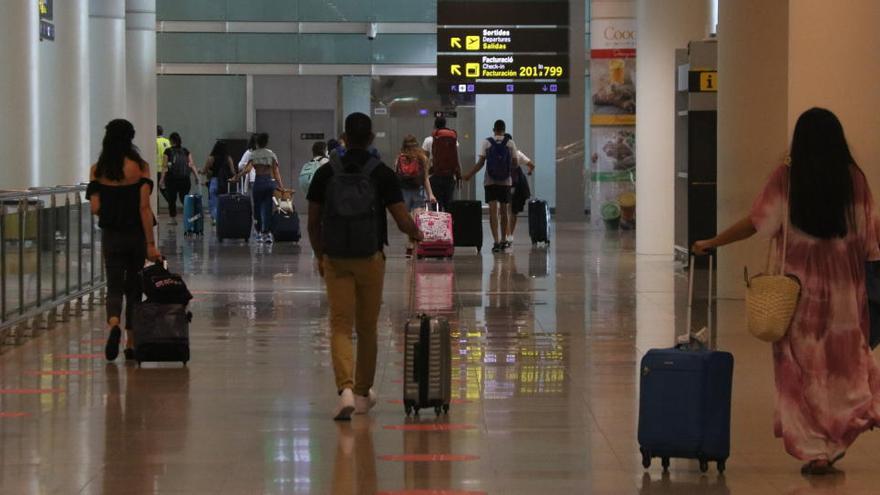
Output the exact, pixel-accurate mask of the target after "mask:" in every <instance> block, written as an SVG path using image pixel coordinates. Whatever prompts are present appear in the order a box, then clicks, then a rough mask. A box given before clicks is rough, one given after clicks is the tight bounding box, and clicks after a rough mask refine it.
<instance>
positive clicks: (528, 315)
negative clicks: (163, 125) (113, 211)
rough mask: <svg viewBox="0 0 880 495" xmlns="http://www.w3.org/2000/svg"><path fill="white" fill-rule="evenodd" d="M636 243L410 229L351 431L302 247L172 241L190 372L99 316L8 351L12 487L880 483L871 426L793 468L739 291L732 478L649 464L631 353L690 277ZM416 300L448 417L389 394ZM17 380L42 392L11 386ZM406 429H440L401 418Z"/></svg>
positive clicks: (726, 337)
mask: <svg viewBox="0 0 880 495" xmlns="http://www.w3.org/2000/svg"><path fill="white" fill-rule="evenodd" d="M166 232H170V231H166ZM633 245H634V242H633V237H632V234H631V233H614V234H605V233H603V232H592V231H589V230H588V229H587V228H586V227H585V226H583V225H559V226H558V229H556V232H555V238H554V242H553V244H552V245H551V246H550V247H549V248H548V249H543V248H538V249H533V248H532V247H531V245H530V244H529V243H528V241H527V239H526V237H525V232H524V231H523V232H521V233H520V238H519V239H518V240H517V243H516V245H515V247H514V249H513V250H512V252H511V253H508V254H503V255H492V254H491V253H488V252H485V253H483V254H482V255H477V254H476V253H475V252H474V251H473V250H466V249H462V250H460V251H459V253H458V254H457V255H456V257H455V259H454V261H452V262H435V261H425V262H408V261H406V260H405V259H404V258H403V257H402V256H401V255H400V254H399V253H401V252H402V246H401V243H400V239H395V245H394V246H392V248H391V249H390V250H389V263H388V273H387V277H386V287H387V288H386V293H385V306H384V309H383V312H382V316H381V322H380V325H381V336H380V367H379V370H378V376H377V389H378V392H379V393H380V394H381V398H382V400H381V402H380V405H379V407H378V408H377V410H376V411H375V413H374V414H373V415H372V416H371V417H369V418H365V417H359V418H356V419H355V420H354V421H352V422H351V423H346V424H339V423H334V422H333V421H331V420H330V419H329V411H330V409H331V408H332V405H333V401H334V398H335V397H334V393H333V379H332V370H331V368H330V366H329V360H330V358H329V346H328V340H327V335H326V318H325V315H326V310H327V304H326V301H325V299H324V295H323V291H322V286H321V282H320V280H319V279H318V278H317V276H316V274H315V272H314V271H313V268H312V259H311V254H310V251H309V249H308V247H307V243H306V242H305V241H304V242H303V245H302V246H301V247H300V246H294V245H275V246H271V247H268V246H254V245H251V246H248V245H244V244H235V243H228V244H224V245H222V246H218V245H217V244H216V243H215V242H214V241H213V240H212V239H210V238H206V239H198V240H189V239H183V238H182V236H174V235H165V236H164V240H163V242H162V247H163V251H164V252H165V254H166V255H168V256H169V258H170V259H171V265H172V268H174V269H177V270H181V271H183V272H184V273H185V274H186V279H187V281H188V283H189V284H190V286H191V289H192V290H193V291H194V292H195V293H196V300H195V301H194V302H193V304H192V310H193V312H194V314H195V319H194V324H193V327H192V347H193V355H194V358H193V361H192V362H191V363H190V366H189V367H188V368H181V367H180V366H179V365H176V364H171V365H161V366H156V365H152V366H148V367H145V368H144V369H137V368H134V367H132V366H126V365H125V364H123V363H121V362H119V363H115V364H110V365H107V364H105V363H104V362H103V360H102V359H101V357H100V354H96V353H100V352H101V342H102V341H103V340H102V339H103V336H104V331H103V329H102V325H101V323H100V321H101V319H102V317H103V316H102V314H103V311H102V310H100V309H97V310H95V311H93V312H91V313H87V314H86V315H85V316H84V317H82V318H77V319H74V320H73V321H70V322H67V323H62V324H59V326H58V327H57V328H55V329H54V330H51V331H47V332H45V333H43V334H41V335H40V336H39V337H38V338H35V339H32V340H30V341H28V342H27V343H25V344H24V345H22V346H19V347H15V348H7V349H5V350H4V352H3V353H2V354H0V388H2V390H0V493H2V494H75V493H82V494H100V493H103V494H126V495H135V494H152V493H163V494H164V493H169V494H184V493H185V494H212V495H213V494H276V493H278V494H285V493H314V494H374V493H387V494H391V493H400V494H403V493H421V494H431V493H433V494H441V493H442V494H455V493H470V494H479V493H492V494H504V495H515V494H566V495H568V494H572V493H597V494H636V493H639V494H698V493H699V494H702V493H706V494H728V493H735V494H779V493H784V494H812V493H816V494H831V493H833V494H843V493H846V494H860V493H864V494H868V493H871V494H875V493H878V492H880V489H878V488H877V487H878V486H880V471H878V470H877V461H876V458H877V456H876V452H877V451H878V447H880V439H878V438H877V435H875V434H867V435H865V436H864V437H863V438H861V439H860V440H859V441H858V442H857V443H856V445H855V446H854V448H853V449H852V450H851V452H850V454H849V455H848V456H847V459H846V461H845V462H844V464H843V469H844V470H845V474H842V475H839V476H835V477H831V478H825V479H820V480H805V479H804V478H802V477H801V476H800V475H799V474H798V467H799V464H798V463H797V462H796V461H794V460H793V459H791V458H789V457H788V456H787V455H786V454H785V453H784V452H783V450H782V445H781V444H780V442H779V441H777V440H775V439H774V438H773V437H772V421H771V420H772V403H773V392H772V380H771V375H770V353H769V349H768V348H767V347H765V346H763V345H761V344H759V343H757V342H755V341H753V340H751V339H750V338H748V337H747V336H745V335H744V333H743V331H742V328H743V326H742V316H741V314H740V313H741V312H740V308H741V303H739V302H736V301H722V302H721V303H720V304H719V308H718V311H719V316H718V319H719V321H720V325H719V327H720V335H719V338H718V341H719V344H720V346H721V347H723V348H725V349H728V350H731V351H732V352H734V354H735V356H736V359H737V365H736V376H735V391H734V415H733V423H734V424H733V454H732V458H731V460H730V462H729V464H728V472H727V475H726V477H719V476H718V475H716V474H715V473H714V472H711V473H710V474H708V475H705V476H704V475H701V474H700V473H699V471H698V467H697V465H696V464H695V463H692V462H685V461H680V462H673V469H672V472H671V475H668V476H663V475H661V472H660V469H659V467H658V466H656V465H655V466H654V467H653V468H652V469H650V470H648V471H647V472H646V471H644V470H643V469H642V468H641V465H640V459H639V456H638V446H637V445H636V441H635V428H636V419H637V418H636V410H637V407H636V404H637V398H638V389H637V386H636V377H637V374H638V367H637V361H638V359H639V358H640V356H641V354H642V353H643V352H644V351H645V350H646V349H648V348H651V347H656V346H667V345H669V344H670V343H671V341H672V338H673V328H674V327H675V322H676V319H678V320H679V324H680V325H682V324H683V322H682V321H681V320H682V318H681V317H682V313H683V300H682V298H681V294H682V293H683V289H684V278H683V276H681V275H680V274H679V273H678V272H677V271H676V269H675V265H674V264H673V263H672V262H671V261H669V260H668V259H666V258H665V257H660V258H653V257H637V256H635V255H634V253H633ZM413 285H415V287H416V288H417V289H416V290H415V291H412V290H410V287H412V286H413ZM673 308H678V311H676V310H674V309H673ZM416 310H425V311H430V312H433V313H444V314H447V315H448V316H449V317H450V319H451V321H452V322H453V328H454V329H455V333H456V335H457V339H456V344H455V349H454V352H455V354H454V355H455V361H454V375H453V376H454V378H453V380H454V382H453V384H454V390H455V393H454V396H455V398H456V399H457V400H456V402H455V403H454V404H453V407H452V410H451V411H450V415H449V417H448V419H447V418H442V419H439V420H437V419H435V418H434V417H433V414H428V415H425V416H424V417H422V418H421V419H420V420H407V419H406V418H405V417H404V414H403V407H402V406H401V405H400V404H397V403H394V402H395V400H397V399H399V397H400V395H401V384H400V379H401V360H402V354H401V350H402V349H401V326H402V322H403V321H404V320H405V317H406V315H408V314H410V313H412V312H413V311H416ZM93 354H94V355H93ZM50 371H70V372H72V373H64V374H59V373H54V374H50V373H48V372H50ZM22 389H32V390H29V391H31V392H37V393H29V394H22V393H11V392H14V391H17V392H22V391H23V390H22ZM413 424H417V425H434V426H420V427H418V429H406V428H402V427H401V425H413ZM401 455H421V457H417V459H428V460H422V461H420V462H408V461H405V460H399V459H400V458H399V457H397V456H401ZM445 456H452V457H445Z"/></svg>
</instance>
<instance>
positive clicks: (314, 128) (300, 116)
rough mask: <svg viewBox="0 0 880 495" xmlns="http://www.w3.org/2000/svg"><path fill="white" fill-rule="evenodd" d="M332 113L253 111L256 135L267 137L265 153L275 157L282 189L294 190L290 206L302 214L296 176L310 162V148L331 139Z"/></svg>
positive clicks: (303, 194)
mask: <svg viewBox="0 0 880 495" xmlns="http://www.w3.org/2000/svg"><path fill="white" fill-rule="evenodd" d="M333 129H334V114H333V110H257V132H267V133H269V149H271V150H272V151H274V152H275V154H276V155H278V164H279V165H280V169H281V178H282V180H283V181H284V186H285V187H287V188H288V189H290V188H293V189H295V190H296V194H294V204H295V206H296V209H297V211H299V212H301V213H305V211H306V208H307V204H306V192H307V191H300V190H299V172H300V170H302V167H303V165H304V164H306V162H308V161H309V160H311V159H312V145H313V144H314V143H315V141H324V142H326V141H327V140H328V139H330V138H332V137H334V136H333Z"/></svg>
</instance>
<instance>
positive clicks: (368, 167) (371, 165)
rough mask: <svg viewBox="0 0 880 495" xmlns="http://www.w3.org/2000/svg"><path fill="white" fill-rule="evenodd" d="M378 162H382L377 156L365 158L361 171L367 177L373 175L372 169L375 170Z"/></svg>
mask: <svg viewBox="0 0 880 495" xmlns="http://www.w3.org/2000/svg"><path fill="white" fill-rule="evenodd" d="M380 163H382V162H380V161H379V159H378V158H376V157H375V156H372V155H371V156H370V159H369V160H367V163H365V164H364V168H363V169H362V172H363V173H364V175H366V176H367V177H369V176H371V175H373V171H374V170H376V167H378V166H379V164H380Z"/></svg>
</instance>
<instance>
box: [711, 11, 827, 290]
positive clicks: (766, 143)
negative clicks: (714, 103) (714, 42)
mask: <svg viewBox="0 0 880 495" xmlns="http://www.w3.org/2000/svg"><path fill="white" fill-rule="evenodd" d="M800 1H801V0H797V2H800ZM797 2H791V3H797ZM788 6H789V2H788V0H781V1H778V2H767V1H765V0H721V3H720V6H719V7H720V8H719V26H718V75H719V79H720V86H719V92H718V229H719V231H720V230H722V229H724V228H726V227H727V226H729V225H731V224H732V223H734V222H736V221H737V220H739V219H741V218H743V217H744V216H745V215H747V214H748V211H749V208H750V207H751V204H752V201H754V199H755V197H756V196H757V194H758V192H759V191H760V190H761V186H762V185H763V183H764V179H765V178H766V177H767V176H768V175H769V174H770V172H771V171H772V169H773V167H774V165H775V164H777V163H779V160H780V158H781V156H782V154H783V153H784V152H785V149H786V147H787V146H788V144H787V143H788V141H789V139H790V137H789V132H788V129H787V115H788V96H787V95H788V80H789V75H788V46H789V45H788V29H789V27H788V8H789V7H788ZM813 77H815V74H814V75H813ZM758 81H760V82H758ZM765 250H766V242H764V241H760V240H757V239H753V240H750V241H746V242H741V243H737V244H733V245H730V246H727V247H724V248H723V249H721V250H720V251H719V253H718V296H719V297H720V298H741V297H743V294H744V289H743V267H744V266H749V267H750V268H751V269H752V270H756V269H760V268H761V267H762V266H763V261H764V255H765V254H766V251H765Z"/></svg>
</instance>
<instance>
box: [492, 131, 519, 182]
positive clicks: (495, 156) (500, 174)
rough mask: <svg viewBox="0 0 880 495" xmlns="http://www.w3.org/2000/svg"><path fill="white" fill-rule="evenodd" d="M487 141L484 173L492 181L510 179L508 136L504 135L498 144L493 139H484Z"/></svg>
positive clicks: (510, 161) (511, 161) (510, 160)
mask: <svg viewBox="0 0 880 495" xmlns="http://www.w3.org/2000/svg"><path fill="white" fill-rule="evenodd" d="M486 141H489V150H488V151H487V152H486V173H487V174H489V177H491V178H492V179H493V180H497V181H504V180H507V179H509V178H510V165H511V163H513V160H512V159H511V156H510V148H508V147H507V143H508V142H509V141H510V134H505V135H504V139H503V140H502V141H501V142H500V143H499V142H498V141H496V140H495V138H491V137H490V138H486Z"/></svg>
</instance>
